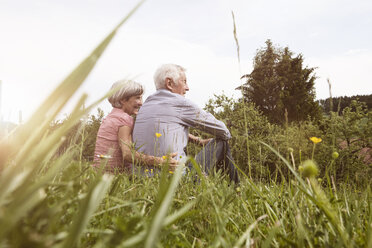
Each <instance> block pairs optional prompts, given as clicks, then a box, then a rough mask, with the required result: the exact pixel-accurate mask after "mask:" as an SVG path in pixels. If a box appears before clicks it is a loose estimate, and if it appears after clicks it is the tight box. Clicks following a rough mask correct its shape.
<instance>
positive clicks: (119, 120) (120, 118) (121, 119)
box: [112, 113, 134, 128]
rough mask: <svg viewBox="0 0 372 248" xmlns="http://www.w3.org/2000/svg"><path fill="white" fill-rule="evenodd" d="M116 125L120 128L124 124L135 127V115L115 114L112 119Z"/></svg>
mask: <svg viewBox="0 0 372 248" xmlns="http://www.w3.org/2000/svg"><path fill="white" fill-rule="evenodd" d="M112 121H113V124H114V126H116V127H118V128H120V127H122V126H128V127H131V128H133V122H134V121H133V117H132V116H130V115H128V114H125V113H124V114H120V115H115V117H114V118H113V119H112Z"/></svg>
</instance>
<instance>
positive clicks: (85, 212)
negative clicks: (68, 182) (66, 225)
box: [61, 174, 113, 248]
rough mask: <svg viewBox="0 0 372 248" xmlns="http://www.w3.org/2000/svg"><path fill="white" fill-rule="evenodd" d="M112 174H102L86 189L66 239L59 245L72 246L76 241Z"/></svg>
mask: <svg viewBox="0 0 372 248" xmlns="http://www.w3.org/2000/svg"><path fill="white" fill-rule="evenodd" d="M112 179H113V176H111V175H108V174H104V175H103V176H102V179H100V180H97V181H96V182H95V183H94V184H93V185H92V186H91V189H90V190H89V191H88V193H87V195H86V197H85V199H83V201H82V202H81V206H80V208H79V212H78V214H77V215H76V217H75V218H74V222H73V224H72V226H71V228H70V232H69V235H68V237H67V238H66V240H65V241H64V242H63V244H62V245H61V247H66V248H67V247H68V248H70V247H74V245H75V244H76V243H77V242H78V240H79V238H80V235H81V234H82V233H83V232H84V229H85V228H86V226H87V224H88V223H89V219H90V217H91V216H92V215H93V213H94V211H96V209H97V208H98V206H99V204H100V203H101V201H102V199H103V198H104V197H105V195H106V192H107V191H108V189H109V187H110V185H111V181H112Z"/></svg>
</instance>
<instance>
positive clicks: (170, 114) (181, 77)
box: [133, 64, 239, 183]
mask: <svg viewBox="0 0 372 248" xmlns="http://www.w3.org/2000/svg"><path fill="white" fill-rule="evenodd" d="M154 82H155V86H156V89H157V91H156V92H155V93H154V94H152V95H151V96H149V97H148V98H147V99H146V101H145V102H144V103H143V105H142V107H141V108H140V110H139V112H138V115H137V118H136V121H135V125H134V130H133V141H134V142H135V144H136V148H137V149H138V151H140V152H143V153H145V154H148V155H153V156H163V155H166V154H170V153H177V157H176V158H175V159H177V160H179V159H180V158H182V157H184V156H186V154H185V149H186V146H187V143H188V141H191V142H195V143H199V144H200V145H204V147H203V149H202V150H201V151H200V152H199V153H198V154H197V155H196V158H195V160H196V161H197V162H198V163H199V164H200V165H202V167H203V168H204V171H205V173H206V174H209V172H210V170H211V169H213V168H214V167H216V169H222V170H223V171H224V172H225V173H228V175H229V177H230V180H231V181H234V182H235V183H238V182H239V177H238V173H237V170H236V168H235V166H234V163H233V158H232V156H231V153H230V148H229V145H228V142H227V141H228V140H229V139H230V138H231V135H230V132H229V130H228V129H227V128H226V126H225V124H224V123H223V122H222V121H219V120H217V119H216V118H215V117H214V116H213V115H211V114H209V113H207V112H205V111H204V110H202V109H201V108H199V107H198V106H197V105H195V104H194V103H193V102H191V101H190V100H188V99H186V98H185V97H184V96H185V94H186V92H187V91H188V90H189V87H188V85H187V80H186V75H185V69H184V68H183V67H181V66H179V65H175V64H165V65H162V66H160V67H159V68H158V70H157V71H156V72H155V75H154ZM189 127H193V128H196V129H199V130H201V131H203V132H206V133H209V134H212V135H213V136H215V139H208V140H204V139H200V138H199V137H195V136H193V135H191V134H189Z"/></svg>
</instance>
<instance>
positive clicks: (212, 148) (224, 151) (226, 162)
mask: <svg viewBox="0 0 372 248" xmlns="http://www.w3.org/2000/svg"><path fill="white" fill-rule="evenodd" d="M195 160H196V162H197V163H198V164H200V165H201V166H202V169H203V170H204V172H205V173H206V174H207V175H209V174H210V172H211V171H213V169H214V168H216V169H217V170H222V171H223V173H226V174H228V175H229V177H230V181H233V182H235V184H238V183H239V175H238V170H237V169H236V167H235V166H234V159H233V157H232V156H231V151H230V146H229V144H228V142H227V141H226V140H218V139H217V140H216V139H212V140H211V141H209V143H208V144H207V145H205V146H204V147H203V149H202V150H201V151H200V152H199V153H198V154H197V155H196V156H195ZM187 166H188V167H189V168H190V169H191V167H192V164H191V163H190V162H189V163H188V164H187Z"/></svg>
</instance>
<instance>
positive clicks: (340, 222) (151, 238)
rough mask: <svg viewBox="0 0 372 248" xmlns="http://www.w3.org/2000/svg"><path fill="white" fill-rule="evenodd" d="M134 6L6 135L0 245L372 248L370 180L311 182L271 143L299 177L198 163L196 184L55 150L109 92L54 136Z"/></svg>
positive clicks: (0, 164)
mask: <svg viewBox="0 0 372 248" xmlns="http://www.w3.org/2000/svg"><path fill="white" fill-rule="evenodd" d="M141 3H142V2H140V4H141ZM140 4H139V5H140ZM139 5H138V6H139ZM138 6H137V7H138ZM137 7H136V8H137ZM136 8H135V9H136ZM135 9H134V10H133V11H131V12H130V14H129V15H128V16H127V17H126V18H124V19H123V21H122V22H120V24H119V25H118V26H117V27H116V28H115V29H114V30H113V31H112V32H111V33H110V34H109V35H108V36H107V37H106V38H105V39H104V40H103V41H102V43H101V44H99V45H98V46H97V48H96V49H95V50H94V51H93V52H92V54H91V55H89V56H88V57H87V58H86V59H85V60H83V62H82V63H81V64H80V65H79V66H78V67H77V68H76V69H75V70H74V71H73V72H72V73H71V74H70V75H69V76H67V77H66V79H65V80H64V81H63V82H62V83H61V84H60V85H59V86H58V87H57V89H56V90H55V91H54V92H53V93H52V94H51V96H50V97H48V98H47V99H46V100H45V102H44V103H43V104H42V105H41V107H40V108H39V109H38V110H37V111H36V113H35V115H34V116H33V117H32V118H31V119H30V120H29V121H28V122H27V123H25V124H24V125H23V126H21V127H19V128H18V129H17V130H16V131H15V132H14V133H13V134H12V135H11V136H10V137H7V138H4V139H3V140H1V141H0V151H1V152H0V168H1V172H0V247H372V226H371V223H372V204H371V202H372V201H371V199H372V192H371V189H370V186H369V185H368V187H366V188H365V189H363V191H360V190H358V189H351V188H348V187H346V186H342V185H341V186H338V188H336V187H334V186H332V187H331V185H328V186H327V185H324V186H322V185H321V183H319V182H318V181H317V180H316V179H315V178H310V179H304V178H302V177H301V175H300V174H298V172H297V171H296V170H295V169H293V168H292V166H291V165H290V163H289V162H288V161H287V160H286V159H285V158H284V157H282V156H281V155H280V154H279V153H278V152H277V151H276V150H274V149H272V148H271V147H269V146H268V145H266V144H263V145H264V146H265V147H266V146H267V148H268V149H272V151H273V152H274V153H276V154H277V156H278V157H279V158H280V159H281V162H278V163H284V165H286V166H287V167H288V169H289V170H290V171H291V172H292V175H291V176H290V178H291V179H292V180H289V181H282V183H277V182H273V181H271V182H268V183H265V184H264V183H259V182H253V181H252V180H251V179H250V177H248V176H246V175H244V173H242V174H241V175H242V180H241V184H240V185H238V186H237V185H229V184H228V181H227V180H225V179H224V178H223V177H222V176H221V175H220V174H219V173H217V174H216V175H215V176H210V177H208V178H203V177H200V176H201V172H200V168H199V167H198V165H197V164H195V163H194V166H195V169H196V170H195V171H196V173H197V174H198V175H199V178H200V179H201V180H200V182H198V183H195V182H194V181H195V180H194V179H195V177H194V175H189V176H182V175H181V174H182V171H181V170H177V171H176V172H175V173H174V174H172V175H170V174H168V173H167V170H164V171H163V173H162V174H161V175H159V176H156V177H153V178H145V177H136V176H134V177H130V176H128V175H115V176H114V175H107V174H102V173H101V172H100V171H96V170H94V169H93V168H92V167H91V166H90V164H89V163H86V162H84V161H82V160H81V149H82V147H81V146H79V145H71V146H70V147H69V148H68V149H67V150H66V151H65V152H64V153H63V154H60V155H59V156H58V157H56V156H55V152H56V151H57V149H58V147H59V145H60V144H61V143H62V142H63V141H64V139H65V135H66V133H67V132H68V131H69V130H70V129H71V128H72V127H73V126H74V125H75V124H76V123H77V122H78V121H79V120H80V118H82V117H83V116H84V115H85V114H86V113H88V112H89V111H90V110H91V109H92V108H94V107H95V106H96V104H97V103H98V102H100V101H102V100H103V99H105V98H106V97H107V95H105V96H103V97H102V98H101V99H99V100H98V101H97V102H96V103H94V104H92V105H91V106H88V107H86V108H84V107H83V105H84V100H85V98H86V96H85V95H83V96H82V97H81V99H80V101H79V102H78V103H77V105H76V107H75V109H74V110H73V111H72V113H71V116H70V118H69V120H68V121H66V122H64V123H63V125H61V126H59V127H58V129H57V130H55V131H54V132H52V133H48V132H47V130H48V126H49V123H50V122H51V121H52V120H53V119H54V118H55V116H56V115H57V113H58V112H59V111H60V110H61V109H62V108H63V106H64V105H65V104H66V103H67V101H68V100H69V99H70V98H71V96H72V94H73V93H74V92H75V91H76V90H77V89H78V87H79V86H80V85H81V84H82V83H83V81H84V79H85V78H86V77H87V75H88V74H89V73H90V71H91V70H92V69H93V67H94V65H95V63H96V61H97V59H98V58H99V57H100V55H101V54H102V53H103V52H104V50H105V48H106V47H107V46H108V44H109V43H110V41H111V40H112V38H113V37H114V35H115V33H116V32H117V30H118V28H119V27H120V26H121V25H122V24H123V23H124V22H125V21H126V20H127V18H128V17H129V16H130V15H132V14H133V12H134V11H135ZM80 131H81V132H84V129H82V130H80ZM79 157H80V159H74V158H79ZM281 165H282V164H281Z"/></svg>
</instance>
